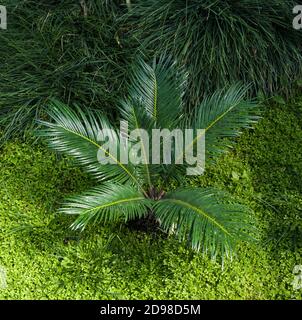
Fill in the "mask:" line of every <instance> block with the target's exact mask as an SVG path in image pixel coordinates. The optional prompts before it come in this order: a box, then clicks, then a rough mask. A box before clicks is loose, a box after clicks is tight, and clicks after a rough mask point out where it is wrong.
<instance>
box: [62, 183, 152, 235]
mask: <svg viewBox="0 0 302 320" xmlns="http://www.w3.org/2000/svg"><path fill="white" fill-rule="evenodd" d="M150 204H151V200H149V199H146V198H145V197H144V195H143V193H142V192H140V191H138V190H137V189H136V188H134V187H132V186H129V185H128V186H125V185H120V184H113V183H105V184H103V185H102V186H99V187H96V188H93V189H92V190H90V191H87V192H85V193H83V194H82V195H77V196H73V197H70V198H69V199H67V200H66V202H65V203H64V204H63V206H62V208H61V209H60V212H62V213H66V214H75V215H79V217H78V218H77V219H76V220H75V222H74V223H73V224H72V228H73V229H81V230H83V229H84V228H85V227H86V226H87V224H88V223H91V222H93V223H97V222H101V223H106V222H116V221H121V220H124V221H128V220H133V219H137V218H141V217H143V216H144V215H146V213H147V208H148V207H149V206H150Z"/></svg>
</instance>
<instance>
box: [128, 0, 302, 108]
mask: <svg viewBox="0 0 302 320" xmlns="http://www.w3.org/2000/svg"><path fill="white" fill-rule="evenodd" d="M133 3H134V4H133V9H132V10H131V13H130V19H129V20H130V21H131V20H132V21H133V30H131V32H132V33H134V34H135V36H136V37H137V38H138V39H140V41H141V44H142V48H144V49H146V48H147V49H150V50H151V52H152V53H153V52H154V50H155V51H156V52H163V51H165V50H167V51H168V52H169V53H171V54H173V56H174V57H175V58H177V60H178V61H179V63H180V64H184V65H185V66H186V68H187V70H188V72H189V73H190V78H189V79H190V84H189V87H190V88H189V92H188V100H189V102H191V105H193V106H196V104H197V103H198V102H199V101H200V99H202V97H203V96H204V95H207V94H209V93H212V92H213V91H214V90H215V89H217V88H219V87H224V86H226V85H229V84H230V83H234V82H236V81H238V80H240V81H243V82H244V83H249V84H251V85H252V87H251V89H252V90H251V92H252V93H253V94H254V95H255V94H257V93H258V92H259V91H261V92H264V93H265V94H268V95H270V94H271V93H276V92H278V91H282V92H283V93H289V92H290V90H291V88H293V85H294V83H295V81H296V80H299V79H300V78H301V71H302V55H301V43H302V33H301V32H299V31H297V30H295V29H294V28H293V26H292V21H293V18H294V15H293V8H294V6H295V5H296V2H295V1H291V0H265V1H263V0H240V1H234V0H216V1H212V0H134V1H133Z"/></svg>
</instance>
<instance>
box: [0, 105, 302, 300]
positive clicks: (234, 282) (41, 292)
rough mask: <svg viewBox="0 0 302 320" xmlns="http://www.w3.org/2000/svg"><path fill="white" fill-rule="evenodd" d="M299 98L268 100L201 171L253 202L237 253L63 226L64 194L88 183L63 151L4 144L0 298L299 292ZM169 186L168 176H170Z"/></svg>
mask: <svg viewBox="0 0 302 320" xmlns="http://www.w3.org/2000/svg"><path fill="white" fill-rule="evenodd" d="M301 105H302V103H301V101H299V100H298V101H297V102H295V103H292V104H289V105H282V104H277V103H271V104H270V105H269V106H267V107H266V113H265V114H264V118H263V120H262V121H261V122H260V123H259V125H258V126H257V128H256V129H255V130H254V131H250V132H245V134H244V135H243V136H242V138H241V139H240V141H239V144H238V145H237V147H236V148H235V149H234V151H233V152H232V153H230V154H228V155H226V156H224V157H223V158H222V159H221V160H220V161H219V163H218V165H216V166H213V167H209V168H208V170H207V173H206V175H205V176H203V177H196V179H195V180H190V181H188V183H193V184H195V185H212V186H216V187H219V188H223V189H225V188H226V189H228V191H230V192H231V193H232V194H233V195H234V196H235V197H238V199H239V200H240V201H241V202H243V203H245V204H248V205H249V206H251V207H252V208H253V209H254V211H255V214H256V217H257V220H258V224H259V228H260V230H261V241H260V243H259V245H251V244H250V245H240V246H239V248H238V255H237V257H236V258H235V259H234V261H233V262H227V263H225V264H224V267H223V269H222V267H221V264H220V263H219V262H211V261H210V260H209V259H208V258H207V257H203V256H202V255H196V254H194V253H193V252H192V251H190V250H188V249H185V248H184V247H183V246H181V245H180V244H179V243H177V242H176V241H175V240H173V239H172V238H171V239H169V240H166V239H161V238H160V237H159V236H154V235H146V234H143V233H139V232H137V233H136V232H130V231H129V230H128V229H127V228H126V227H121V228H120V227H118V226H110V227H102V226H99V227H91V228H89V229H87V230H86V231H85V232H84V233H81V234H80V233H74V232H72V231H70V230H69V229H68V226H69V225H70V223H71V222H72V221H73V217H69V216H65V215H58V214H56V213H54V212H55V210H56V208H57V207H58V206H59V203H60V201H61V200H62V199H63V197H64V196H65V195H66V194H70V193H73V192H75V193H78V192H79V191H82V190H84V189H86V188H87V187H88V186H90V185H91V184H92V182H91V181H89V179H88V178H87V177H86V176H85V175H84V174H83V173H82V172H81V171H80V170H79V169H78V168H75V167H74V166H73V164H72V163H71V162H70V161H69V160H67V159H61V160H60V159H59V160H60V161H59V162H57V160H58V159H56V158H55V155H54V154H51V153H49V151H47V150H46V149H45V148H43V147H41V146H30V145H29V144H26V143H21V142H18V141H15V142H11V143H9V144H7V145H6V146H5V148H4V149H3V150H2V152H1V154H0V172H1V174H0V197H1V203H0V217H1V218H0V229H1V241H0V251H1V255H0V265H1V266H5V267H6V268H7V276H8V287H7V288H6V289H4V290H0V298H2V299H8V298H11V299H25V298H26V299H41V298H46V299H48V298H53V299H105V298H107V299H115V298H123V299H172V298H174V299H301V298H302V291H301V290H297V291H295V290H293V287H292V284H291V283H292V281H293V279H294V276H293V274H292V271H293V268H294V266H295V265H296V264H302V248H301V234H302V228H301V210H302V197H301V178H302V177H301V173H302V170H301V169H302V168H301V165H302V162H301V141H302V126H301V117H300V115H301V111H302V108H301ZM171 187H172V186H171Z"/></svg>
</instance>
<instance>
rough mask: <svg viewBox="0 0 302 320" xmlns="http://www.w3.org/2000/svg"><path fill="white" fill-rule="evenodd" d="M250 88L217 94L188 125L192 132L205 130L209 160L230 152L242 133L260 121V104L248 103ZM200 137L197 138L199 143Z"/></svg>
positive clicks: (201, 107) (198, 109) (240, 87)
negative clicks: (235, 140)
mask: <svg viewBox="0 0 302 320" xmlns="http://www.w3.org/2000/svg"><path fill="white" fill-rule="evenodd" d="M247 91H248V87H246V86H241V85H239V84H237V85H233V86H232V87H230V88H229V89H228V90H218V91H216V92H215V93H214V94H213V95H212V96H211V97H209V98H205V99H204V100H203V102H202V103H201V104H200V106H199V107H198V108H197V109H196V112H195V114H194V116H193V118H191V120H190V121H189V123H190V125H191V127H192V128H195V129H205V144H206V160H209V159H213V158H214V157H215V156H217V155H219V154H221V153H222V152H224V151H225V150H227V149H228V148H229V147H230V146H231V145H232V144H233V143H234V138H235V137H238V136H239V135H240V134H241V133H242V129H244V128H251V127H252V125H253V124H255V123H256V122H257V121H258V120H259V109H258V108H257V104H256V103H253V102H251V101H245V100H244V99H245V96H246V94H247ZM199 138H200V136H196V138H195V140H194V142H196V141H197V140H198V139H199Z"/></svg>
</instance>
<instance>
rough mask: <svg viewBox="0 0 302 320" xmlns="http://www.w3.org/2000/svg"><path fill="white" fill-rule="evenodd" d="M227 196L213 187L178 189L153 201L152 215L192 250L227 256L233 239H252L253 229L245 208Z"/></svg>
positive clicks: (235, 240)
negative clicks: (232, 202) (153, 213)
mask: <svg viewBox="0 0 302 320" xmlns="http://www.w3.org/2000/svg"><path fill="white" fill-rule="evenodd" d="M229 200H230V198H229V197H228V196H227V195H226V194H225V193H223V192H221V191H217V190H214V189H198V188H188V189H179V190H176V191H172V192H169V193H167V194H166V195H165V197H164V198H163V199H162V200H160V201H158V202H157V203H156V204H155V207H154V208H155V215H156V217H157V218H159V219H160V221H161V225H162V227H163V228H164V229H165V230H166V231H170V230H171V229H172V230H174V231H175V233H176V236H177V237H178V238H179V239H180V240H183V241H184V240H185V241H187V242H189V243H190V244H191V246H192V248H194V249H195V250H200V249H201V250H202V251H203V252H205V253H209V254H210V255H211V256H212V257H213V258H215V257H216V256H217V255H218V254H219V253H221V254H222V255H226V256H231V255H232V252H233V249H234V246H235V244H236V242H237V241H238V240H247V239H249V240H250V239H252V235H253V232H254V231H255V229H254V227H253V226H252V225H253V220H252V219H251V216H250V212H249V210H248V209H247V208H246V207H245V206H242V205H239V204H231V203H227V202H229Z"/></svg>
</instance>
